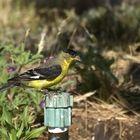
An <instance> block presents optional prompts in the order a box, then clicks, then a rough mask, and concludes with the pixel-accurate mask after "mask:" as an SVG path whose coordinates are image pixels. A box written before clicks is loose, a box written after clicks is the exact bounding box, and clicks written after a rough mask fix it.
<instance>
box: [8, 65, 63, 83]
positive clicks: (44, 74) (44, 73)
mask: <svg viewBox="0 0 140 140" xmlns="http://www.w3.org/2000/svg"><path fill="white" fill-rule="evenodd" d="M61 72H62V68H61V66H60V65H53V66H50V67H46V68H45V67H44V68H35V69H31V70H28V71H27V72H25V73H23V74H21V75H19V76H18V77H15V78H12V79H10V80H12V81H13V80H16V79H17V80H20V81H21V82H22V80H27V81H31V80H45V79H46V80H53V79H55V78H56V77H57V76H59V75H60V74H61ZM10 80H9V81H10Z"/></svg>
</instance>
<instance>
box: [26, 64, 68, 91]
mask: <svg viewBox="0 0 140 140" xmlns="http://www.w3.org/2000/svg"><path fill="white" fill-rule="evenodd" d="M68 67H69V64H68V63H66V62H64V63H63V65H62V72H61V74H60V75H59V76H57V77H56V78H55V79H53V80H33V81H29V83H28V85H27V86H29V87H33V88H37V89H43V88H49V87H51V86H53V85H56V84H57V83H59V82H60V81H61V80H62V79H63V78H64V77H65V76H66V74H67V73H68V69H69V68H68Z"/></svg>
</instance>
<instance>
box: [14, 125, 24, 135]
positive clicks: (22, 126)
mask: <svg viewBox="0 0 140 140" xmlns="http://www.w3.org/2000/svg"><path fill="white" fill-rule="evenodd" d="M23 129H24V124H23V123H22V124H21V126H20V128H19V130H18V132H17V134H16V136H17V137H18V138H20V136H21V135H22V131H23Z"/></svg>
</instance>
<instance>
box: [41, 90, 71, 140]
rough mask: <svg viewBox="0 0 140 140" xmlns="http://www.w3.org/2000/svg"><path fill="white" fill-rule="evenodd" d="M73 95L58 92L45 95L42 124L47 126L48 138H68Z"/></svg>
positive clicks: (58, 139)
mask: <svg viewBox="0 0 140 140" xmlns="http://www.w3.org/2000/svg"><path fill="white" fill-rule="evenodd" d="M72 106H73V96H72V95H70V94H69V93H65V92H61V93H60V92H58V93H55V94H54V93H53V94H49V95H46V98H45V108H44V124H45V126H47V127H48V140H68V131H69V126H70V125H71V120H72Z"/></svg>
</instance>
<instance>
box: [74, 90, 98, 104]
mask: <svg viewBox="0 0 140 140" xmlns="http://www.w3.org/2000/svg"><path fill="white" fill-rule="evenodd" d="M95 93H96V91H93V92H88V93H86V94H84V95H79V96H76V97H75V98H74V102H76V103H79V102H81V101H83V100H86V99H87V98H88V97H91V96H92V95H94V94H95Z"/></svg>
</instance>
